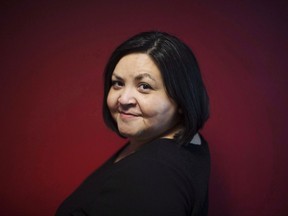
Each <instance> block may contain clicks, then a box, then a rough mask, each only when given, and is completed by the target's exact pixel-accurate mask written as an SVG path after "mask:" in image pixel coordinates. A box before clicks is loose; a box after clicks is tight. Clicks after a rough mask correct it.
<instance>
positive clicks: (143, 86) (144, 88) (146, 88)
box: [139, 83, 152, 92]
mask: <svg viewBox="0 0 288 216" xmlns="http://www.w3.org/2000/svg"><path fill="white" fill-rule="evenodd" d="M139 89H140V90H141V91H145V92H147V91H149V90H151V89H152V87H151V86H150V85H149V84H147V83H140V85H139Z"/></svg>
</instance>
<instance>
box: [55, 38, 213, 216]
mask: <svg viewBox="0 0 288 216" xmlns="http://www.w3.org/2000/svg"><path fill="white" fill-rule="evenodd" d="M103 115H104V120H105V122H106V124H107V125H108V127H109V128H111V129H112V130H113V131H115V132H116V133H118V134H119V135H120V136H121V137H125V138H127V139H128V143H127V144H126V145H125V146H124V147H123V148H121V149H120V150H119V151H118V152H117V153H116V154H115V155H114V156H112V157H111V158H110V159H109V160H108V161H107V162H106V163H105V164H104V165H103V166H101V167H100V168H99V169H98V170H97V171H95V172H94V173H92V175H90V176H89V177H88V178H87V179H86V180H85V181H84V182H83V183H82V185H80V187H79V188H78V189H77V190H76V191H75V192H74V193H73V194H72V195H70V196H69V197H68V198H67V199H66V200H65V201H64V202H63V204H62V205H61V206H60V208H59V209H58V211H57V213H56V215H57V216H66V215H89V216H92V215H95V216H104V215H105V216H108V215H109V216H116V215H117V216H122V215H123V216H124V215H125V216H132V215H133V216H148V215H151V216H152V215H153V216H162V215H163V216H170V215H171V216H188V215H189V216H191V215H193V216H196V215H201V216H203V215H207V211H208V197H207V195H208V178H209V172H210V157H209V151H208V146H207V143H206V141H205V140H204V139H203V137H202V136H201V135H199V134H198V131H199V129H201V128H202V127H203V125H204V123H205V122H206V120H207V119H208V116H209V110H208V96H207V92H206V90H205V86H204V84H203V81H202V78H201V74H200V71H199V68H198V65H197V62H196V59H195V57H194V55H193V53H192V51H191V50H190V49H189V48H188V47H187V46H186V45H185V44H184V43H183V42H181V41H180V40H179V39H178V38H176V37H174V36H172V35H169V34H167V33H162V32H144V33H140V34H138V35H136V36H134V37H132V38H130V39H128V40H127V41H125V42H124V43H123V44H121V45H120V46H119V47H118V48H117V49H116V50H115V51H114V52H113V53H112V55H111V57H110V59H109V61H108V63H107V66H106V69H105V76H104V101H103Z"/></svg>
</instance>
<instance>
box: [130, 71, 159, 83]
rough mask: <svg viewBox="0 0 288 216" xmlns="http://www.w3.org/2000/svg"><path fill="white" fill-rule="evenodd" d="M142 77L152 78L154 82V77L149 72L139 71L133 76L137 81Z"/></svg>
mask: <svg viewBox="0 0 288 216" xmlns="http://www.w3.org/2000/svg"><path fill="white" fill-rule="evenodd" d="M143 78H149V79H151V80H153V81H154V82H156V79H154V78H153V77H152V76H151V75H150V74H149V73H141V74H139V75H137V76H136V77H135V79H136V80H138V81H139V80H142V79H143Z"/></svg>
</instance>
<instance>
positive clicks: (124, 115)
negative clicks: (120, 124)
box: [119, 112, 139, 119]
mask: <svg viewBox="0 0 288 216" xmlns="http://www.w3.org/2000/svg"><path fill="white" fill-rule="evenodd" d="M119 114H120V117H121V118H122V119H132V118H137V117H139V115H138V114H134V113H128V112H119Z"/></svg>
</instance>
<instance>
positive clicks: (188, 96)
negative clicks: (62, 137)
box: [103, 31, 209, 145]
mask: <svg viewBox="0 0 288 216" xmlns="http://www.w3.org/2000/svg"><path fill="white" fill-rule="evenodd" d="M131 53H145V54H148V55H149V56H150V57H151V59H152V60H153V61H154V63H155V64H156V65H157V66H158V69H159V70H160V72H161V75H162V77H163V81H164V84H165V87H166V91H167V94H168V95H169V96H170V97H171V98H172V100H173V101H174V102H175V103H176V104H177V105H178V107H179V108H180V110H181V113H182V115H181V118H182V119H181V124H182V126H183V130H182V131H181V134H180V135H179V136H177V139H178V142H179V144H180V145H182V144H186V143H189V142H190V141H191V139H192V138H193V136H194V135H195V134H196V133H197V132H198V130H199V129H201V128H202V127H203V126H204V124H205V122H206V121H207V119H208V118H209V98H208V94H207V91H206V88H205V86H204V83H203V80H202V76H201V73H200V69H199V66H198V63H197V60H196V58H195V56H194V54H193V52H192V50H191V49H190V48H189V47H188V46H187V45H186V44H184V43H183V42H182V41H181V40H180V39H178V38H177V37H175V36H173V35H170V34H168V33H165V32H158V31H150V32H142V33H140V34H137V35H135V36H133V37H131V38H130V39H128V40H127V41H125V42H123V43H122V44H121V45H120V46H118V47H117V48H116V49H115V51H114V52H113V53H112V55H111V57H110V59H109V60H108V63H107V65H106V67H105V71H104V100H103V117H104V121H105V123H106V125H107V126H108V127H109V128H111V129H112V130H113V131H115V132H117V133H118V134H119V131H118V128H117V125H116V122H115V121H114V119H113V118H112V116H111V114H110V111H109V108H108V106H107V96H108V93H109V90H110V87H111V76H112V73H113V71H114V68H115V67H116V65H117V63H118V62H119V60H120V59H121V58H122V57H124V56H126V55H128V54H131ZM119 135H120V134H119ZM120 136H121V135H120Z"/></svg>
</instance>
